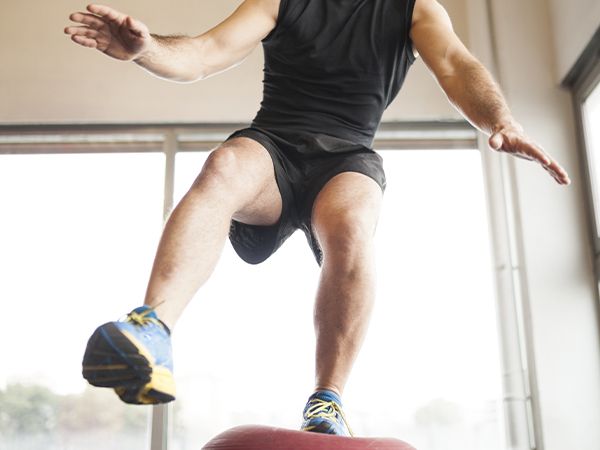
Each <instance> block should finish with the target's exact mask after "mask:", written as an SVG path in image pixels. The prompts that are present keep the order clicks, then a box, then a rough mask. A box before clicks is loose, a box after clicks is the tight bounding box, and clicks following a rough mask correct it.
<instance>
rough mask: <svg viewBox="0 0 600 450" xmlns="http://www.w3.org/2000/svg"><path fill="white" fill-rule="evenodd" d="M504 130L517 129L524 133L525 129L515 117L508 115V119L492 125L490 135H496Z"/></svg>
mask: <svg viewBox="0 0 600 450" xmlns="http://www.w3.org/2000/svg"><path fill="white" fill-rule="evenodd" d="M502 131H517V132H519V133H522V132H523V131H524V129H523V127H522V126H521V124H520V123H519V122H517V121H516V120H515V119H513V118H512V117H507V118H506V119H503V120H500V121H498V122H496V123H495V124H494V125H492V126H491V128H490V135H494V134H496V133H500V132H502Z"/></svg>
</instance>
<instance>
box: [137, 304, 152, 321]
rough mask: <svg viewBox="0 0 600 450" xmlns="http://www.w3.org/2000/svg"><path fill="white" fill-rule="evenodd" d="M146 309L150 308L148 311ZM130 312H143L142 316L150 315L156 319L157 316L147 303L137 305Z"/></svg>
mask: <svg viewBox="0 0 600 450" xmlns="http://www.w3.org/2000/svg"><path fill="white" fill-rule="evenodd" d="M148 310H150V311H148ZM132 312H134V313H137V314H143V315H144V316H146V317H152V318H153V319H158V316H157V315H156V312H155V311H152V308H150V307H149V306H147V305H143V306H138V307H137V308H135V309H134V310H133V311H132Z"/></svg>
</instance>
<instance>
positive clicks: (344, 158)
mask: <svg viewBox="0 0 600 450" xmlns="http://www.w3.org/2000/svg"><path fill="white" fill-rule="evenodd" d="M235 137H247V138H250V139H252V140H254V141H256V142H258V143H259V144H261V145H262V146H263V147H264V148H265V149H267V151H268V152H269V155H271V159H272V160H273V166H274V169H275V179H276V181H277V186H278V187H279V192H280V194H281V199H282V211H281V217H280V218H279V221H278V222H277V223H276V224H274V225H270V226H260V225H249V224H245V223H242V222H238V221H236V220H232V222H231V228H230V232H229V239H230V240H231V243H232V245H233V248H234V249H235V251H236V252H237V254H238V255H239V256H240V257H241V258H242V259H243V260H244V261H246V262H248V263H250V264H258V263H261V262H263V261H265V260H266V259H267V258H268V257H269V256H271V255H272V254H273V253H275V251H276V250H277V249H278V248H279V247H280V246H281V244H283V243H284V242H285V240H286V239H287V238H288V237H290V236H291V235H292V233H294V231H296V230H297V229H301V230H302V231H303V232H304V234H305V235H306V238H307V240H308V243H309V245H310V248H311V249H312V251H313V253H314V255H315V258H316V259H317V263H318V264H319V265H321V262H322V256H323V254H322V251H321V247H320V246H319V243H318V241H317V239H316V237H315V235H314V233H313V230H312V227H311V216H312V207H313V203H314V201H315V198H316V197H317V194H318V193H319V192H320V191H321V189H322V188H323V186H325V184H326V183H327V182H328V181H329V180H330V179H331V178H333V177H334V176H336V175H338V174H340V173H342V172H358V173H362V174H364V175H367V176H369V177H371V178H372V179H373V180H375V181H376V182H377V184H379V186H380V187H381V190H382V191H385V184H386V181H385V173H384V171H383V164H382V162H383V161H382V158H381V156H379V155H378V154H377V153H375V151H374V150H372V149H370V148H367V147H365V146H363V145H360V144H353V143H351V142H349V141H342V140H337V139H335V138H328V137H327V136H324V135H318V136H314V135H310V134H308V133H302V135H300V134H299V133H297V132H294V135H292V136H290V135H286V136H285V137H284V136H283V135H282V133H278V134H275V133H273V132H271V131H267V130H265V129H263V128H256V127H250V128H243V129H241V130H237V131H235V132H233V133H232V134H231V135H230V136H229V137H228V138H227V139H226V141H227V140H229V139H233V138H235ZM299 142H301V144H300V145H299ZM332 142H334V144H335V145H334V146H335V148H333V147H332V146H331V143H332ZM340 143H345V144H344V145H345V146H344V147H343V148H342V147H340Z"/></svg>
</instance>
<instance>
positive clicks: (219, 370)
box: [172, 150, 504, 450]
mask: <svg viewBox="0 0 600 450" xmlns="http://www.w3.org/2000/svg"><path fill="white" fill-rule="evenodd" d="M383 155H384V159H385V167H386V172H387V176H388V188H387V190H386V194H385V200H384V210H383V212H382V217H381V219H380V222H379V229H378V232H377V240H378V242H377V244H378V263H379V285H378V289H379V294H378V300H377V303H376V307H375V312H374V315H373V318H372V323H371V327H370V331H369V334H368V336H367V340H366V343H365V346H364V348H363V350H362V352H361V355H360V356H359V359H358V361H357V364H356V367H355V370H354V372H353V374H352V376H351V378H350V382H349V385H348V387H347V390H346V394H345V403H346V413H347V415H348V417H349V421H350V424H351V426H352V427H353V429H354V431H355V432H356V433H357V434H358V435H363V436H365V435H367V436H377V435H379V436H395V437H398V438H401V439H404V440H407V441H408V442H411V443H412V444H414V445H415V446H416V447H417V448H422V449H428V450H434V449H442V448H443V449H457V450H458V449H461V450H464V449H473V450H476V449H481V448H486V449H488V450H495V449H498V450H500V449H502V448H503V445H504V444H503V425H502V402H501V397H502V393H501V381H500V368H499V354H498V337H497V332H496V318H495V311H494V291H493V283H492V281H493V280H492V276H493V271H492V270H491V256H490V254H489V251H490V245H489V236H488V234H487V230H488V228H487V223H486V212H485V199H484V192H483V180H482V169H481V161H480V158H479V153H478V152H476V151H473V150H431V151H417V150H412V151H411V150H407V151H392V150H388V151H384V152H383ZM205 156H206V154H204V153H186V154H179V155H178V157H177V160H176V178H175V179H176V183H175V192H176V197H178V198H179V197H181V196H182V195H183V194H184V192H185V190H186V189H187V187H188V186H189V185H190V184H191V182H192V181H193V179H194V178H195V177H196V175H197V173H198V170H199V168H200V167H201V166H202V162H203V160H204V159H205ZM317 280H318V266H317V265H316V264H315V262H314V260H313V257H312V254H311V252H310V250H309V249H308V247H307V245H306V241H305V238H304V235H303V234H302V233H301V232H297V233H296V234H294V235H293V236H292V238H291V239H290V240H289V241H288V242H286V244H285V245H284V246H283V247H282V248H281V249H280V250H279V251H278V252H277V253H276V254H275V255H273V256H272V258H271V259H270V260H268V261H267V262H266V263H264V264H262V265H261V266H259V267H256V266H250V265H247V264H245V263H243V262H242V261H241V260H239V259H238V258H237V257H236V256H235V253H234V251H233V250H232V249H231V247H230V246H229V245H227V246H226V250H225V253H224V255H223V257H222V259H221V261H220V263H219V266H218V267H217V269H216V271H215V273H214V275H213V277H212V278H211V280H210V281H209V282H208V283H207V285H205V286H204V287H203V288H202V289H201V290H200V292H199V293H198V295H197V298H196V299H194V301H192V303H191V305H190V306H189V309H188V310H187V311H186V314H185V315H184V316H183V318H182V319H181V321H180V323H179V324H178V328H177V331H176V333H175V334H174V345H175V352H176V357H177V362H176V364H177V370H176V377H177V384H178V390H179V399H180V400H179V404H178V405H177V406H176V410H175V417H174V422H175V423H174V432H173V438H172V446H173V447H172V448H174V449H175V450H188V449H193V448H196V447H197V446H198V443H201V442H206V441H208V440H209V439H210V438H211V437H212V436H214V435H216V434H218V433H219V432H220V431H222V430H224V429H227V428H229V427H232V426H236V425H241V424H248V423H260V424H265V425H273V426H281V427H286V428H292V429H294V428H298V426H299V425H300V423H301V412H302V408H303V406H304V403H305V401H306V398H307V397H308V395H309V394H310V393H311V391H312V388H313V385H312V382H313V377H314V362H313V358H314V336H313V330H312V305H313V297H314V292H315V290H316V286H317ZM441 374H443V376H442V375H441ZM373 386H377V388H375V389H374V388H373Z"/></svg>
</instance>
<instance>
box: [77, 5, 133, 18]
mask: <svg viewBox="0 0 600 450" xmlns="http://www.w3.org/2000/svg"><path fill="white" fill-rule="evenodd" d="M86 9H87V10H88V11H89V12H91V13H93V14H96V15H97V16H100V17H101V18H102V19H103V20H105V21H113V22H118V23H120V22H122V21H123V20H124V19H125V17H126V15H125V14H123V13H120V12H119V11H117V10H116V9H112V8H110V7H108V6H105V5H96V4H92V5H88V6H87V8H86Z"/></svg>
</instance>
